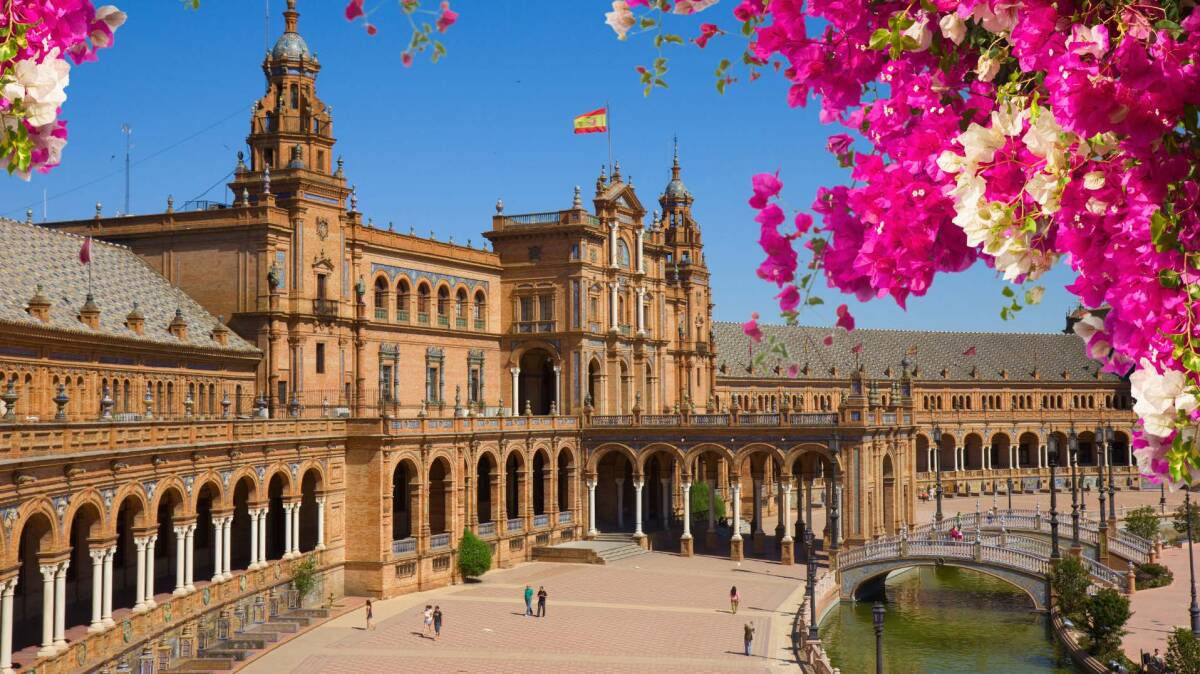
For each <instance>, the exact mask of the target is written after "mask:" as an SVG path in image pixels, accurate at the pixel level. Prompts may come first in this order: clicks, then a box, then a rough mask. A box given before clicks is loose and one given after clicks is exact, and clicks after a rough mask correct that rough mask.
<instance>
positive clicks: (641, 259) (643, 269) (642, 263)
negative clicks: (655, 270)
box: [637, 229, 646, 274]
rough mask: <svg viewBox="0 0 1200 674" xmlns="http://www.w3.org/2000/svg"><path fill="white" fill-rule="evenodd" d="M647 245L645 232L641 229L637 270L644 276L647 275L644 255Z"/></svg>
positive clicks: (638, 242) (638, 236)
mask: <svg viewBox="0 0 1200 674" xmlns="http://www.w3.org/2000/svg"><path fill="white" fill-rule="evenodd" d="M644 245H645V231H644V230H641V229H639V230H638V231H637V270H638V271H639V272H641V273H643V274H645V273H646V257H645V255H643V254H642V251H643V250H644Z"/></svg>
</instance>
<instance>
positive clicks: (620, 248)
mask: <svg viewBox="0 0 1200 674" xmlns="http://www.w3.org/2000/svg"><path fill="white" fill-rule="evenodd" d="M617 266H619V267H621V268H622V269H628V268H629V267H630V261H629V244H627V243H625V240H624V239H618V240H617Z"/></svg>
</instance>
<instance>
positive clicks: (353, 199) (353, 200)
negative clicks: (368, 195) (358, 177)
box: [350, 185, 358, 213]
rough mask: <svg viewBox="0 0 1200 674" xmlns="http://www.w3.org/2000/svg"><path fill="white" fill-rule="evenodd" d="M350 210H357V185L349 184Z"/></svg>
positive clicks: (353, 211)
mask: <svg viewBox="0 0 1200 674" xmlns="http://www.w3.org/2000/svg"><path fill="white" fill-rule="evenodd" d="M350 212H351V213H357V212H358V185H351V186H350Z"/></svg>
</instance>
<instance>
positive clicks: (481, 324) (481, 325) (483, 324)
mask: <svg viewBox="0 0 1200 674" xmlns="http://www.w3.org/2000/svg"><path fill="white" fill-rule="evenodd" d="M475 329H476V330H486V329H487V321H485V320H483V319H481V318H476V319H475Z"/></svg>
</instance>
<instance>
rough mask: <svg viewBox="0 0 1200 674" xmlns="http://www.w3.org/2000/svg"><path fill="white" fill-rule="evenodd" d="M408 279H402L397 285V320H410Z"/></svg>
mask: <svg viewBox="0 0 1200 674" xmlns="http://www.w3.org/2000/svg"><path fill="white" fill-rule="evenodd" d="M408 296H409V288H408V279H406V278H402V279H400V282H399V283H397V284H396V320H400V321H407V320H408Z"/></svg>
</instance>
